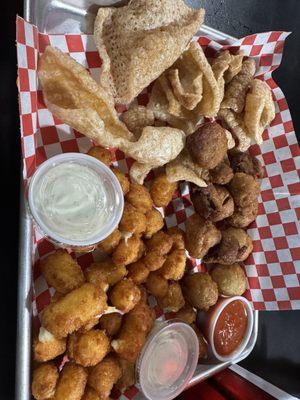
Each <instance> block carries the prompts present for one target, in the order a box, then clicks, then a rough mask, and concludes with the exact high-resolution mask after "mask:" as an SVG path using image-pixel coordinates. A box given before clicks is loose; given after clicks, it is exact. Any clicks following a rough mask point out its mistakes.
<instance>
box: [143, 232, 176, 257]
mask: <svg viewBox="0 0 300 400" xmlns="http://www.w3.org/2000/svg"><path fill="white" fill-rule="evenodd" d="M172 245H173V239H172V237H171V236H169V235H168V234H166V233H165V232H163V231H159V232H157V233H155V234H154V235H153V236H152V238H151V239H149V240H147V241H146V246H147V248H148V250H149V251H156V252H157V253H159V254H161V255H165V254H168V253H169V251H170V250H171V248H172Z"/></svg>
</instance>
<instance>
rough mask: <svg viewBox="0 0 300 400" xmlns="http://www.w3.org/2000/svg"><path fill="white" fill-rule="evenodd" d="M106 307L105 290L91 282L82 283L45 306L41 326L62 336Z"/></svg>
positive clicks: (55, 334) (76, 328) (58, 336)
mask: <svg viewBox="0 0 300 400" xmlns="http://www.w3.org/2000/svg"><path fill="white" fill-rule="evenodd" d="M106 308H107V303H106V294H105V292H104V291H103V290H102V289H101V288H99V287H97V286H96V285H94V284H92V283H89V282H88V283H84V284H83V285H82V286H81V287H80V288H78V289H75V290H73V291H72V292H70V293H68V294H66V295H65V296H64V297H63V298H61V299H60V300H58V301H57V302H56V303H51V304H49V305H48V306H46V307H45V309H44V312H43V317H42V326H43V327H44V328H45V329H47V330H48V331H49V332H51V333H52V334H53V335H54V336H56V337H57V338H63V337H66V336H67V335H69V334H70V333H73V332H74V331H77V330H78V329H79V328H80V327H82V326H83V325H85V324H86V323H87V322H89V321H90V320H91V319H92V318H95V317H96V316H98V315H100V314H102V313H103V312H104V311H105V310H106Z"/></svg>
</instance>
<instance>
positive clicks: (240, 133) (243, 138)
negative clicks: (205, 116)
mask: <svg viewBox="0 0 300 400" xmlns="http://www.w3.org/2000/svg"><path fill="white" fill-rule="evenodd" d="M218 117H219V118H220V119H221V121H222V123H223V124H224V125H225V128H228V129H229V131H230V132H231V133H232V134H233V136H234V137H235V138H236V139H237V141H238V144H237V146H236V148H237V150H240V151H247V150H248V149H249V147H250V145H251V139H250V137H249V136H248V132H247V130H246V127H245V123H244V119H243V115H242V114H236V113H234V112H233V111H231V110H229V109H227V108H221V109H220V111H219V114H218Z"/></svg>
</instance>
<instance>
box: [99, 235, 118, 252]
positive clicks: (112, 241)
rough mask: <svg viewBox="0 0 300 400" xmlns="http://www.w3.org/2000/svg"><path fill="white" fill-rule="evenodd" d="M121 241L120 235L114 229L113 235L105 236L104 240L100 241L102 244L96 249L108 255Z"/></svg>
mask: <svg viewBox="0 0 300 400" xmlns="http://www.w3.org/2000/svg"><path fill="white" fill-rule="evenodd" d="M121 239H122V234H121V232H120V231H119V230H118V229H116V230H114V231H113V233H111V234H110V235H109V236H107V238H106V239H104V240H102V242H100V243H99V244H98V249H100V250H102V251H103V252H104V253H106V254H108V255H109V254H111V253H112V252H113V251H114V250H115V248H116V247H117V246H118V244H119V243H120V240H121Z"/></svg>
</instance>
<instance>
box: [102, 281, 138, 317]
mask: <svg viewBox="0 0 300 400" xmlns="http://www.w3.org/2000/svg"><path fill="white" fill-rule="evenodd" d="M109 299H110V301H111V303H112V305H113V306H114V307H116V308H117V309H118V310H120V311H122V312H124V313H128V312H129V311H130V310H132V309H133V308H134V307H135V305H136V304H137V303H138V302H139V301H140V299H141V293H140V289H139V288H138V287H137V286H136V285H135V284H134V283H133V281H132V280H131V279H123V280H122V281H120V282H118V283H117V284H116V285H115V286H114V287H113V288H112V290H111V292H110V294H109Z"/></svg>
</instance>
